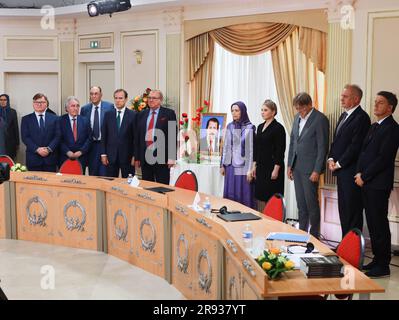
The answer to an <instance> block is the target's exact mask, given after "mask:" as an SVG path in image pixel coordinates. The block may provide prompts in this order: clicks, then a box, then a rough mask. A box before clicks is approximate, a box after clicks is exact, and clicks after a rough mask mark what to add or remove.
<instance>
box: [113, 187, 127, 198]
mask: <svg viewBox="0 0 399 320" xmlns="http://www.w3.org/2000/svg"><path fill="white" fill-rule="evenodd" d="M111 190H113V191H116V192H119V193H120V194H123V195H124V196H127V192H126V191H125V190H123V189H122V188H120V187H112V188H111Z"/></svg>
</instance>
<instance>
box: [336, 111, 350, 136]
mask: <svg viewBox="0 0 399 320" xmlns="http://www.w3.org/2000/svg"><path fill="white" fill-rule="evenodd" d="M347 117H348V113H347V112H344V113H342V114H341V116H340V117H339V121H338V127H337V130H335V135H337V134H338V132H339V130H340V129H341V127H342V125H343V124H344V122H345V120H346V118H347Z"/></svg>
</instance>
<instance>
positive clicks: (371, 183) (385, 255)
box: [355, 91, 399, 278]
mask: <svg viewBox="0 0 399 320" xmlns="http://www.w3.org/2000/svg"><path fill="white" fill-rule="evenodd" d="M397 104H398V99H397V98H396V95H394V94H393V93H391V92H387V91H380V92H378V93H377V97H376V99H375V104H374V115H375V116H376V118H377V122H375V123H374V124H373V125H372V126H371V128H370V130H369V132H368V134H367V136H366V138H365V139H364V142H363V145H362V149H361V152H360V156H359V160H358V162H357V170H356V172H357V174H356V176H355V182H356V184H357V185H358V186H359V187H361V189H362V197H363V203H364V208H365V211H366V219H367V227H368V229H369V233H370V239H371V249H372V251H373V255H374V257H373V260H372V262H370V263H369V264H368V265H366V266H364V267H363V270H368V271H367V272H366V275H367V276H368V277H375V278H376V277H386V276H389V275H390V270H389V263H390V261H391V232H390V230H389V221H388V201H389V196H390V194H391V191H392V189H393V180H394V171H395V158H396V153H397V151H398V145H399V126H398V124H397V122H396V121H395V120H394V119H393V117H392V114H393V113H394V111H395V108H396V106H397Z"/></svg>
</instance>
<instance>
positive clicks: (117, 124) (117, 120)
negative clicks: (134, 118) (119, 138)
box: [116, 111, 122, 131]
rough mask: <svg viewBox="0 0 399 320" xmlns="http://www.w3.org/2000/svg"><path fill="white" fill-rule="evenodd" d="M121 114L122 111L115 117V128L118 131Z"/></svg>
mask: <svg viewBox="0 0 399 320" xmlns="http://www.w3.org/2000/svg"><path fill="white" fill-rule="evenodd" d="M121 112H122V111H118V116H117V117H116V126H117V127H118V131H119V129H120V128H121Z"/></svg>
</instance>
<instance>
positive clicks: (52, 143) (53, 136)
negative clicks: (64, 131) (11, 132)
mask: <svg viewBox="0 0 399 320" xmlns="http://www.w3.org/2000/svg"><path fill="white" fill-rule="evenodd" d="M21 136H22V141H23V143H24V144H25V145H26V164H27V166H28V168H29V166H41V165H57V160H58V155H57V149H58V145H59V143H60V137H61V132H60V125H59V121H58V117H57V116H55V115H53V114H51V113H48V112H46V115H45V129H44V133H43V134H40V128H39V123H38V122H37V118H36V115H35V113H34V112H32V113H30V114H28V115H26V116H24V117H22V120H21ZM40 147H49V148H50V149H51V150H52V152H50V154H49V155H48V156H47V157H44V158H43V157H41V156H40V155H39V154H38V153H36V150H37V148H40Z"/></svg>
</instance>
